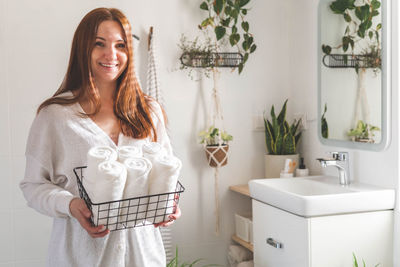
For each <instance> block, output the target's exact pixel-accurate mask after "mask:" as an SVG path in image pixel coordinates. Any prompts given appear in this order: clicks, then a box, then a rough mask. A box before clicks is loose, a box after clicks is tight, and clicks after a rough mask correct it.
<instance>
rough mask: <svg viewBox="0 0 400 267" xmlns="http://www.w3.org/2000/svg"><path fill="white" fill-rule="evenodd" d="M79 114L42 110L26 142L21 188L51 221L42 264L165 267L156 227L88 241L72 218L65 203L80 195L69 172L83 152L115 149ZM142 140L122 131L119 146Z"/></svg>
mask: <svg viewBox="0 0 400 267" xmlns="http://www.w3.org/2000/svg"><path fill="white" fill-rule="evenodd" d="M66 95H69V96H71V95H72V94H71V93H70V92H69V93H66ZM153 107H154V111H155V112H154V114H153V116H152V118H153V122H154V123H155V126H156V129H157V137H158V142H159V143H160V144H161V145H162V146H163V147H165V149H166V150H167V151H168V153H170V154H171V155H172V149H171V145H170V141H169V138H168V136H167V133H166V130H165V125H164V120H163V116H162V112H161V108H160V106H159V105H158V104H156V103H154V104H153ZM79 112H83V110H82V108H81V106H80V105H79V104H78V103H76V104H73V105H70V106H61V105H55V104H53V105H50V106H48V107H46V108H44V109H42V110H41V112H40V113H39V114H38V115H37V116H36V118H35V120H34V122H33V124H32V126H31V130H30V133H29V138H28V142H27V147H26V170H25V177H24V179H23V181H22V182H21V184H20V187H21V189H22V191H23V193H24V196H25V198H26V200H27V202H28V205H29V206H30V207H32V208H34V209H35V210H37V211H39V212H41V213H43V214H45V215H48V216H51V217H54V223H53V230H52V234H51V238H50V244H49V251H48V260H47V266H50V267H117V266H129V267H164V266H165V265H166V263H165V252H164V247H163V244H162V239H161V235H160V232H159V229H158V228H155V227H154V226H144V227H137V228H133V229H129V230H121V231H114V232H111V233H110V234H109V235H107V236H105V237H103V238H92V237H90V236H89V234H88V233H87V232H86V231H85V230H84V229H83V228H82V227H81V225H80V224H79V222H78V221H77V220H76V219H75V218H74V217H72V216H71V214H70V211H69V203H70V201H71V200H72V199H73V198H75V197H79V192H78V187H77V183H76V177H75V175H74V173H73V168H75V167H78V166H85V165H86V164H87V163H86V154H87V152H88V150H89V149H90V148H91V147H93V146H100V145H105V146H111V147H113V148H115V149H116V148H117V146H116V144H115V143H114V142H113V141H112V140H111V138H110V137H109V136H108V135H107V134H106V133H105V132H104V131H103V130H102V129H101V128H100V127H98V126H97V125H96V124H95V123H94V122H93V121H92V120H91V119H90V118H82V117H80V116H79V115H78V113H79ZM144 142H150V138H147V139H143V140H137V139H133V138H130V137H126V136H124V135H122V133H121V134H120V136H119V139H118V146H124V145H139V146H141V145H143V143H144Z"/></svg>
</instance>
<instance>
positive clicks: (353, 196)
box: [249, 176, 395, 217]
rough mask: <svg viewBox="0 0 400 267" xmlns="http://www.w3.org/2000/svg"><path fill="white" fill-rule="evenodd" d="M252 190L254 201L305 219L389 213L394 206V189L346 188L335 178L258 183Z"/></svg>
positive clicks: (253, 183) (353, 185)
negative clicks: (356, 213)
mask: <svg viewBox="0 0 400 267" xmlns="http://www.w3.org/2000/svg"><path fill="white" fill-rule="evenodd" d="M249 189H250V196H251V197H252V198H254V199H256V200H259V201H261V202H264V203H267V204H269V205H272V206H274V207H277V208H280V209H283V210H286V211H288V212H291V213H294V214H297V215H300V216H303V217H313V216H322V215H332V214H342V213H354V212H366V211H377V210H389V209H393V208H394V203H395V191H394V189H386V188H382V187H377V186H372V185H368V184H362V183H351V184H350V185H346V186H343V185H340V184H339V179H338V178H337V177H332V176H308V177H302V178H272V179H255V180H250V181H249Z"/></svg>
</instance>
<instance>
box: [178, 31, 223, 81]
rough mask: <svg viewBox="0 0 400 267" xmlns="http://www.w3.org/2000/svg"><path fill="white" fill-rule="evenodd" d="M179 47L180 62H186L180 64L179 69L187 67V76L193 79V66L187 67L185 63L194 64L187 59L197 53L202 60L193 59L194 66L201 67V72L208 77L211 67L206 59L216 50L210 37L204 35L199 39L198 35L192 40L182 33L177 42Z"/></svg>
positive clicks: (195, 55) (194, 56)
mask: <svg viewBox="0 0 400 267" xmlns="http://www.w3.org/2000/svg"><path fill="white" fill-rule="evenodd" d="M178 46H179V48H180V49H181V50H182V53H183V55H182V58H181V60H182V62H184V63H186V65H185V64H183V63H182V64H181V65H180V69H181V70H183V69H188V70H189V73H188V75H189V77H190V78H191V79H192V80H194V75H193V71H194V68H192V67H188V66H187V65H194V64H191V63H190V62H189V61H190V60H191V59H192V58H196V57H198V56H199V55H200V56H201V58H202V59H204V60H195V64H199V65H196V67H201V70H202V72H203V74H204V75H205V76H206V77H210V76H211V73H212V68H211V67H210V64H209V62H208V60H207V59H209V58H210V57H211V54H212V53H215V52H217V48H216V46H215V44H214V43H213V42H212V40H211V38H209V37H204V39H203V40H200V38H199V37H196V38H195V39H194V40H193V41H189V40H188V38H187V37H186V36H185V35H183V34H182V36H181V39H180V43H179V44H178Z"/></svg>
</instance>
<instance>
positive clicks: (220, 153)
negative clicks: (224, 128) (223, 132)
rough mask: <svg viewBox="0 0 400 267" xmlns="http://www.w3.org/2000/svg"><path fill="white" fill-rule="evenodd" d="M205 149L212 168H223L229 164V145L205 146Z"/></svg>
mask: <svg viewBox="0 0 400 267" xmlns="http://www.w3.org/2000/svg"><path fill="white" fill-rule="evenodd" d="M204 149H205V151H206V157H207V161H208V165H210V167H222V166H225V165H226V164H227V163H228V150H229V145H227V144H225V145H211V146H205V147H204Z"/></svg>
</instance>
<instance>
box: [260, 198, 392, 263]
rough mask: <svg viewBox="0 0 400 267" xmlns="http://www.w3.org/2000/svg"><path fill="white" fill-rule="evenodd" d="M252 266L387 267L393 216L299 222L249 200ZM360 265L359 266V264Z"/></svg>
mask: <svg viewBox="0 0 400 267" xmlns="http://www.w3.org/2000/svg"><path fill="white" fill-rule="evenodd" d="M252 206H253V236H254V264H255V267H294V266H295V267H341V266H343V267H347V266H353V265H352V264H353V263H352V259H353V256H352V253H353V252H354V253H355V255H356V256H357V259H358V262H359V263H361V264H362V259H364V261H365V263H366V266H375V265H376V264H378V263H380V266H383V267H391V266H393V263H392V256H393V253H392V248H393V211H392V210H385V211H375V212H362V213H352V214H342V215H330V216H319V217H309V218H305V217H301V216H297V215H295V214H292V213H289V212H286V211H283V210H281V209H278V208H275V207H273V206H270V205H268V204H265V203H263V202H260V201H258V200H255V199H253V200H252ZM361 266H362V265H361Z"/></svg>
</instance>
